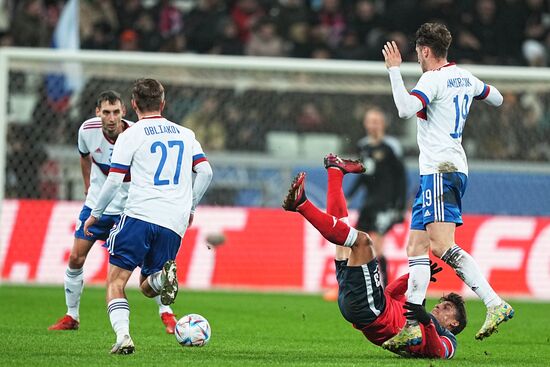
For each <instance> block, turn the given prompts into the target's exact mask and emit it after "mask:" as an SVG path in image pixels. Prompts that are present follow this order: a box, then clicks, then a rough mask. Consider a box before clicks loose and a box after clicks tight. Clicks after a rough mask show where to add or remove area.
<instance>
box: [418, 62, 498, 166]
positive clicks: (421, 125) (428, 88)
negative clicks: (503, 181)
mask: <svg viewBox="0 0 550 367" xmlns="http://www.w3.org/2000/svg"><path fill="white" fill-rule="evenodd" d="M489 91H490V86H488V85H487V84H485V83H483V82H482V81H480V80H479V79H478V78H476V77H475V76H474V75H472V73H470V72H469V71H467V70H464V69H462V68H459V67H458V66H456V65H455V64H454V63H448V64H446V65H444V66H443V67H441V68H439V69H436V70H430V71H427V72H425V73H424V74H422V77H421V78H420V80H419V81H418V83H417V84H416V86H415V87H414V89H413V90H412V91H411V92H410V93H411V95H413V96H415V97H417V98H418V99H420V102H422V106H423V109H422V110H420V111H419V112H418V113H417V114H416V116H417V118H418V121H417V125H418V126H417V128H418V130H417V140H418V147H419V149H420V157H419V166H420V174H421V175H429V174H433V173H440V172H462V173H464V174H468V163H467V160H466V154H465V152H464V148H463V147H462V131H463V130H464V125H465V124H466V119H467V117H468V112H469V111H470V106H471V105H472V102H473V100H474V99H485V98H486V97H487V96H488V94H489Z"/></svg>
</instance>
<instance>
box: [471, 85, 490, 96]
mask: <svg viewBox="0 0 550 367" xmlns="http://www.w3.org/2000/svg"><path fill="white" fill-rule="evenodd" d="M487 95H489V86H488V85H487V84H484V85H483V90H482V91H481V93H480V94H478V95H477V96H475V97H474V98H475V99H485V98H487Z"/></svg>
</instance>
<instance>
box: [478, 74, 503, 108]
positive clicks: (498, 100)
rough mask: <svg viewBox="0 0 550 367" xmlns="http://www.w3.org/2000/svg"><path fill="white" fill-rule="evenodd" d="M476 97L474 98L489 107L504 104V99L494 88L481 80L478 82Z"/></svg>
mask: <svg viewBox="0 0 550 367" xmlns="http://www.w3.org/2000/svg"><path fill="white" fill-rule="evenodd" d="M476 82H477V83H476V92H477V94H476V96H475V97H474V98H475V99H477V100H481V101H483V102H485V103H487V104H488V105H491V106H495V107H498V106H500V105H501V104H502V101H503V100H504V97H502V94H500V92H499V91H498V89H496V88H495V87H494V86H492V85H489V84H485V83H483V82H482V81H480V80H477V81H476Z"/></svg>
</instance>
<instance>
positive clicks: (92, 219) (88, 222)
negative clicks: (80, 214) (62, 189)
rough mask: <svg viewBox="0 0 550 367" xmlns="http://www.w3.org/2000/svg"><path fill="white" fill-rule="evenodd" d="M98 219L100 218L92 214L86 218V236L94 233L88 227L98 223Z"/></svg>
mask: <svg viewBox="0 0 550 367" xmlns="http://www.w3.org/2000/svg"><path fill="white" fill-rule="evenodd" d="M97 220H98V218H96V217H94V216H92V215H90V216H89V217H88V219H86V222H84V234H85V235H86V236H89V237H91V236H93V233H92V232H90V231H89V230H88V228H90V227H91V226H93V225H94V224H96V222H97Z"/></svg>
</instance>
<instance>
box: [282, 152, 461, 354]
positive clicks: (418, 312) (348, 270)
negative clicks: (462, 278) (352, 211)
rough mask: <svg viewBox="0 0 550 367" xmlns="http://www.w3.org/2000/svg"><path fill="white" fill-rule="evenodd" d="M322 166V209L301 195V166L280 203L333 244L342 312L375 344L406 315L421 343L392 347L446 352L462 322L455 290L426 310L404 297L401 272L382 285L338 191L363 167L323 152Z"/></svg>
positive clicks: (365, 238)
mask: <svg viewBox="0 0 550 367" xmlns="http://www.w3.org/2000/svg"><path fill="white" fill-rule="evenodd" d="M325 168H326V169H327V173H328V188H327V213H323V212H322V211H320V210H319V209H318V208H317V207H315V206H314V205H313V204H312V203H311V202H310V201H309V200H308V199H307V197H306V193H305V179H306V174H305V173H304V172H301V173H299V174H298V175H297V176H296V178H295V179H294V182H293V183H292V185H291V187H290V190H289V193H288V195H287V197H286V199H285V201H284V203H283V208H284V209H285V210H288V211H297V212H298V213H300V214H301V215H302V216H304V218H306V219H307V220H308V221H309V222H310V223H311V224H312V225H313V226H314V227H315V228H317V230H319V232H320V233H321V234H322V235H323V237H325V238H326V239H327V240H329V241H330V242H332V243H334V244H336V245H337V246H336V254H335V265H336V278H337V280H338V288H339V291H338V306H339V307H340V312H341V313H342V316H344V318H345V319H346V320H347V321H349V322H350V323H352V324H353V326H354V327H355V328H356V329H358V330H360V331H361V332H362V333H363V335H364V336H365V337H366V338H367V339H368V340H370V341H371V342H372V343H374V344H376V345H381V344H382V343H383V342H384V341H386V340H388V339H389V338H391V337H393V336H394V335H396V334H397V333H398V332H399V330H400V329H401V328H402V327H403V326H404V325H405V322H406V319H405V318H406V317H407V319H414V320H416V321H417V322H419V323H420V325H421V327H420V329H421V333H422V335H423V339H422V343H421V344H419V345H414V346H406V345H405V346H403V347H401V348H398V349H394V350H392V351H393V352H395V353H397V354H400V355H403V356H415V357H424V358H452V357H453V355H454V354H455V351H456V338H455V335H456V334H458V333H460V332H461V331H462V330H463V329H464V327H465V326H466V311H465V308H464V301H463V300H462V297H460V296H459V295H458V294H455V293H450V294H448V295H447V296H445V297H442V298H441V299H440V303H438V304H437V305H435V307H434V308H433V310H432V312H431V314H429V313H427V312H426V310H425V309H424V306H423V305H414V304H412V303H409V302H405V301H406V299H405V295H404V294H405V290H406V289H407V279H408V276H407V275H404V276H402V277H400V278H398V279H397V280H395V281H394V282H392V283H390V284H389V285H388V286H387V287H386V289H384V286H383V285H382V282H381V280H380V271H379V266H378V262H377V261H376V255H375V250H374V244H373V241H372V239H371V238H370V237H369V235H368V234H367V233H365V232H361V231H358V230H356V229H355V228H352V227H350V226H349V224H348V211H347V207H346V199H345V197H344V193H343V191H342V179H343V177H344V175H345V174H346V173H361V172H363V171H364V167H363V165H362V164H361V163H360V162H359V161H351V160H347V159H341V158H339V157H338V156H335V155H332V154H329V155H328V156H326V157H325ZM431 269H432V271H433V274H435V273H437V272H438V271H440V270H441V268H437V265H436V264H434V265H433V266H432V268H431ZM433 280H434V281H435V278H434V279H433ZM404 311H406V312H405V314H404Z"/></svg>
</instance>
